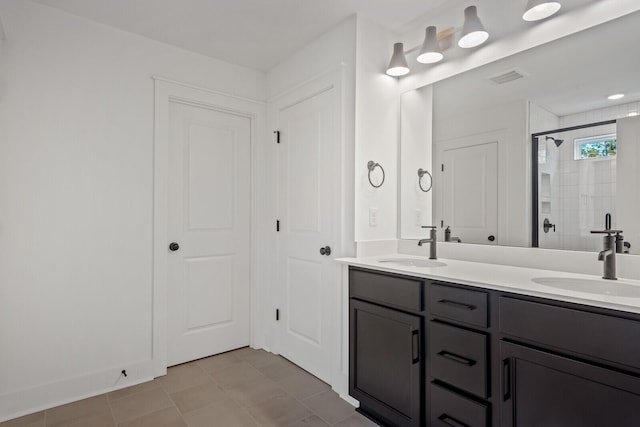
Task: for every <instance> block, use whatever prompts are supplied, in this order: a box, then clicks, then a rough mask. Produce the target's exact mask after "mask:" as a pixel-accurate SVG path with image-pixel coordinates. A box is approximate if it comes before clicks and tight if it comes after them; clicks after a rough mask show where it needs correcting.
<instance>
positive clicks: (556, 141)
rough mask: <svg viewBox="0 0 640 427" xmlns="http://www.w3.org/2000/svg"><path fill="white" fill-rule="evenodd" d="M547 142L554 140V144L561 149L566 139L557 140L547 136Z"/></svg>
mask: <svg viewBox="0 0 640 427" xmlns="http://www.w3.org/2000/svg"><path fill="white" fill-rule="evenodd" d="M545 140H546V141H548V140H552V141H553V143H554V144H556V147H560V145H562V143H563V142H564V139H557V138H554V137H552V136H546V137H545Z"/></svg>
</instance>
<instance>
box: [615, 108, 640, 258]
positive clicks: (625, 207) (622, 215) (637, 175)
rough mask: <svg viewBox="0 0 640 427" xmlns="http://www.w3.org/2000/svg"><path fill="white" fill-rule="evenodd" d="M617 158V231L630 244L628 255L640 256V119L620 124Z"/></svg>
mask: <svg viewBox="0 0 640 427" xmlns="http://www.w3.org/2000/svg"><path fill="white" fill-rule="evenodd" d="M616 132H617V138H618V154H617V156H616V212H617V214H618V218H617V220H616V224H617V225H618V226H617V228H619V229H621V230H622V231H623V232H624V233H622V235H623V236H624V239H625V241H627V242H629V243H630V244H631V247H630V248H629V253H631V254H634V255H638V254H640V221H639V218H638V211H639V210H640V191H638V188H640V170H639V169H638V165H640V117H625V118H623V119H618V122H617V130H616Z"/></svg>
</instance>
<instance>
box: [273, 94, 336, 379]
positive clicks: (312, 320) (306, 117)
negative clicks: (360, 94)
mask: <svg viewBox="0 0 640 427" xmlns="http://www.w3.org/2000/svg"><path fill="white" fill-rule="evenodd" d="M334 91H335V89H326V90H324V91H322V92H320V93H317V94H316V95H313V96H310V97H304V98H302V99H299V100H295V101H294V102H290V103H288V104H286V105H282V104H281V105H277V106H276V112H277V123H278V129H279V130H280V141H281V143H280V144H279V145H278V147H277V149H278V167H279V172H278V174H279V176H278V181H279V185H278V189H279V192H280V194H279V200H278V211H279V214H278V219H279V220H280V232H279V233H278V267H277V268H278V283H279V285H280V286H281V292H280V295H281V297H280V304H281V306H280V324H279V326H280V329H279V332H280V334H279V335H280V339H279V342H280V345H279V352H280V354H282V355H283V356H284V357H286V358H287V359H289V360H291V361H293V362H294V363H296V364H297V365H299V366H301V367H302V368H304V369H306V370H307V371H309V372H311V373H312V374H314V375H316V376H317V377H319V378H321V379H324V380H325V381H329V380H330V378H329V372H330V370H329V366H330V361H331V360H332V357H333V355H332V353H331V345H330V340H331V337H330V330H329V329H330V324H331V320H332V319H331V318H330V317H331V316H330V312H331V311H330V298H331V296H330V294H329V293H330V292H331V287H332V283H335V277H336V276H335V272H336V268H338V266H336V265H335V263H334V262H333V261H332V259H333V257H334V254H335V251H334V253H332V254H331V256H327V255H322V254H321V253H320V248H321V247H325V246H331V245H332V242H331V237H332V233H333V227H334V224H333V222H334V221H335V217H336V214H338V215H339V213H337V212H336V211H337V210H338V209H337V206H335V204H334V202H333V200H334V198H333V197H332V195H334V194H336V193H339V189H338V188H336V184H335V183H336V178H335V173H333V172H332V171H333V170H334V169H335V164H334V162H333V159H332V155H333V150H334V149H335V148H334V147H335V146H336V143H337V137H336V132H334V120H333V111H334V110H333V107H332V105H333V104H332V103H333V93H334ZM332 275H333V276H332ZM336 351H337V350H336Z"/></svg>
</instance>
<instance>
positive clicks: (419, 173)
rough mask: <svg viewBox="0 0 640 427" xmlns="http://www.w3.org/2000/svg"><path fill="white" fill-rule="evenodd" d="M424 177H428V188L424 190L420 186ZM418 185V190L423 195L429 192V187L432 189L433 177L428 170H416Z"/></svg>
mask: <svg viewBox="0 0 640 427" xmlns="http://www.w3.org/2000/svg"><path fill="white" fill-rule="evenodd" d="M425 175H429V187H428V188H427V189H426V190H425V188H424V187H423V186H422V177H423V176H425ZM418 185H419V186H420V190H422V191H424V192H425V193H428V192H429V191H430V190H431V187H433V176H431V174H430V173H429V171H428V170H425V169H422V168H420V169H418Z"/></svg>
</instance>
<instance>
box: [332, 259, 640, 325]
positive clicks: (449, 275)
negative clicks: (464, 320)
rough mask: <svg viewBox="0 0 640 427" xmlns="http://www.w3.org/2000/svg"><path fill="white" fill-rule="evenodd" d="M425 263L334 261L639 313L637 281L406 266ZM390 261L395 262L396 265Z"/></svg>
mask: <svg viewBox="0 0 640 427" xmlns="http://www.w3.org/2000/svg"><path fill="white" fill-rule="evenodd" d="M426 259H427V258H426V257H418V256H412V255H403V254H389V255H380V256H375V257H368V258H338V259H336V261H337V262H340V263H342V264H346V265H351V266H355V267H363V268H369V269H372V270H378V271H386V272H389V273H396V274H404V275H408V276H414V277H423V278H427V279H435V280H441V281H445V282H453V283H460V284H463V285H469V286H475V287H479V288H484V289H493V290H497V291H505V292H513V293H517V294H521V295H528V296H534V297H542V298H549V299H554V300H558V301H566V302H573V303H578V304H585V305H590V306H594V307H601V308H608V309H613V310H620V311H626V312H631V313H640V280H628V279H619V280H605V279H602V278H601V277H599V276H593V275H587V274H574V273H564V272H559V271H551V270H541V269H534V268H523V267H512V266H505V265H498V264H486V263H479V262H469V261H459V260H454V259H440V258H439V259H438V260H437V262H439V263H444V264H445V265H439V266H435V267H427V266H418V265H407V264H411V263H412V260H426ZM393 260H399V261H400V263H398V262H394V261H393ZM381 261H383V262H381ZM419 262H420V261H418V263H419Z"/></svg>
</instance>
